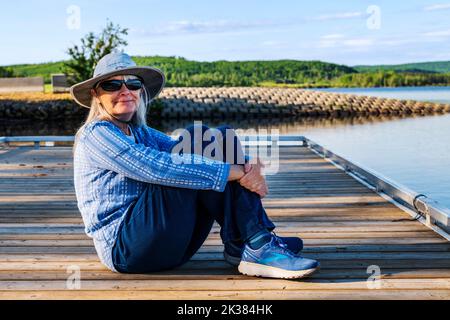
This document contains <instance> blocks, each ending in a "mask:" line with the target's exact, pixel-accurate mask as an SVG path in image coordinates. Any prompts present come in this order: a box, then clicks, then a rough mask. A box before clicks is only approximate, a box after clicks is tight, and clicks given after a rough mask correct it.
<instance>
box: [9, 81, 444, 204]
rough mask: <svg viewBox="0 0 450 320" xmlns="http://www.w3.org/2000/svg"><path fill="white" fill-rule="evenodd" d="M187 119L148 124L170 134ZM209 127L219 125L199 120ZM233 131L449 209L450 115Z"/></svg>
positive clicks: (423, 95)
mask: <svg viewBox="0 0 450 320" xmlns="http://www.w3.org/2000/svg"><path fill="white" fill-rule="evenodd" d="M325 91H333V92H342V93H354V94H361V95H372V96H382V97H388V98H398V99H412V100H423V101H437V102H447V103H450V87H436V88H433V87H423V88H388V89H386V88H371V89H325ZM191 123H192V122H190V121H183V122H180V121H170V122H163V123H159V124H150V125H151V126H153V127H156V128H157V129H159V130H162V131H165V132H167V133H171V132H172V131H173V130H175V129H177V128H182V127H186V126H188V125H189V124H191ZM204 123H205V124H207V125H209V126H211V127H214V126H217V125H219V124H223V122H220V121H204ZM226 123H228V124H230V125H232V126H233V127H234V128H242V129H248V128H254V129H257V130H258V129H269V130H270V129H278V130H279V131H280V133H281V134H300V135H305V136H307V137H309V138H310V139H312V140H314V141H316V142H317V143H319V144H321V145H323V146H324V147H326V148H328V149H329V150H331V151H333V152H335V153H337V154H339V155H341V156H343V157H345V158H347V159H349V160H351V161H355V162H357V163H359V164H361V165H362V166H364V167H366V168H369V169H372V170H374V171H376V172H378V173H380V174H381V175H383V176H385V177H387V178H389V179H390V180H393V181H395V182H397V183H399V184H403V185H405V186H407V187H408V188H409V189H412V190H414V191H417V192H420V193H423V194H426V195H427V196H428V197H430V198H432V199H434V200H437V201H439V202H440V203H441V204H443V205H445V206H447V207H449V208H450V114H446V115H436V116H426V117H423V116H416V117H357V118H349V119H302V120H295V121H294V120H284V121H281V122H280V121H279V120H275V119H274V120H272V121H265V120H264V121H263V120H256V121H255V120H253V121H246V122H243V121H226ZM80 125H81V122H67V123H65V122H60V121H59V122H58V123H53V124H50V123H44V124H42V123H33V124H23V123H17V124H15V123H13V124H3V125H0V131H1V132H0V136H3V135H6V136H13V135H16V136H17V135H73V134H74V133H75V131H76V129H77V127H79V126H80Z"/></svg>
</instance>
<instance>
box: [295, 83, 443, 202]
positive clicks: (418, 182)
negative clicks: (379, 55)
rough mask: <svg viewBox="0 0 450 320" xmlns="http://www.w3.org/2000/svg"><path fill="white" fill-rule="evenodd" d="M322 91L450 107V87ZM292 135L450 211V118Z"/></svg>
mask: <svg viewBox="0 0 450 320" xmlns="http://www.w3.org/2000/svg"><path fill="white" fill-rule="evenodd" d="M324 91H329V92H330V91H331V92H339V93H351V94H360V95H370V96H378V97H386V98H396V99H411V100H421V101H431V102H443V103H450V87H418V88H370V89H366V88H364V89H348V88H345V89H325V90H324ZM298 131H299V132H298ZM293 132H296V133H297V132H298V133H303V134H304V135H306V136H308V137H309V138H311V139H312V140H315V141H316V142H317V143H319V144H321V145H323V146H324V147H326V148H328V149H330V150H332V151H334V152H335V153H338V154H340V155H342V156H343V157H345V158H347V159H349V160H353V161H356V162H358V163H360V164H362V165H363V166H365V167H368V168H371V169H373V170H375V171H377V172H379V173H381V174H382V175H384V176H386V177H388V178H390V179H391V180H393V181H395V182H398V183H401V184H403V185H405V186H407V187H409V188H410V189H412V190H414V191H417V192H420V193H424V194H426V195H427V196H429V197H431V198H433V199H435V200H437V201H438V202H440V203H442V204H443V205H445V206H446V207H449V208H450V114H446V115H439V116H427V117H414V118H405V119H394V120H390V121H384V122H373V123H357V124H355V123H349V124H341V125H338V126H333V127H323V128H305V129H301V130H294V131H293Z"/></svg>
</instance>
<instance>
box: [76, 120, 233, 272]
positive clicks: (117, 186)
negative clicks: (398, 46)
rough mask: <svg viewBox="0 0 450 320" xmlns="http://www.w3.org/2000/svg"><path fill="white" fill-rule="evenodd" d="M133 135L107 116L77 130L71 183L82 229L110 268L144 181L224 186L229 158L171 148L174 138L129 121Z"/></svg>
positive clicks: (211, 187) (205, 187) (218, 188)
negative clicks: (123, 225)
mask: <svg viewBox="0 0 450 320" xmlns="http://www.w3.org/2000/svg"><path fill="white" fill-rule="evenodd" d="M132 133H133V134H134V139H135V140H134V141H133V139H132V138H131V139H130V137H127V135H125V134H124V133H123V132H122V131H121V130H120V129H119V128H118V127H117V126H116V125H114V124H113V123H111V122H109V121H104V120H96V121H93V122H91V123H89V124H88V125H87V126H86V127H85V128H84V130H83V131H82V132H81V133H80V135H79V137H78V141H77V145H76V149H75V152H74V183H75V192H76V197H77V202H78V208H79V210H80V212H81V215H82V217H83V222H84V224H85V231H86V234H87V235H88V236H90V237H92V238H93V240H94V245H95V249H96V251H97V254H98V256H99V258H100V260H101V262H102V263H103V264H104V265H105V266H107V267H108V268H109V269H111V270H112V271H117V270H115V268H114V265H113V263H112V254H111V251H112V248H113V246H114V243H115V240H116V237H117V232H118V228H119V226H120V223H121V222H122V221H123V219H124V217H125V215H126V213H127V211H128V209H129V208H130V206H131V205H132V204H133V203H135V201H137V199H138V198H139V196H140V195H141V193H142V192H143V191H144V188H145V186H146V184H147V183H153V184H160V185H166V186H174V187H181V188H189V189H203V190H208V189H209V190H215V191H218V192H222V191H224V189H225V186H226V184H227V180H228V174H229V171H230V164H229V163H225V162H221V161H216V160H212V159H210V158H206V157H202V156H200V155H196V154H183V155H179V154H172V153H171V150H172V147H173V146H175V144H176V143H178V140H174V139H172V138H171V137H170V136H168V135H166V134H164V133H162V132H160V131H158V130H155V129H153V128H150V127H148V126H140V127H139V126H133V127H132Z"/></svg>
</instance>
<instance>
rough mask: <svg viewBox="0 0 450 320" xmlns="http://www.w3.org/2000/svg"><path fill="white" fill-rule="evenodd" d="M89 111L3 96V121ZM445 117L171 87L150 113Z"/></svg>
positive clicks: (291, 94) (322, 95)
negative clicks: (414, 115) (413, 115)
mask: <svg viewBox="0 0 450 320" xmlns="http://www.w3.org/2000/svg"><path fill="white" fill-rule="evenodd" d="M87 111H88V110H87V109H85V108H81V107H79V106H78V105H76V104H75V103H74V102H73V101H72V100H71V98H70V95H68V94H48V93H46V94H44V93H33V94H25V93H17V94H0V119H36V120H46V119H67V118H74V119H83V118H84V117H85V116H86V115H87ZM447 112H450V104H439V103H430V102H420V101H413V100H396V99H387V98H377V97H368V96H357V95H351V94H340V93H331V92H321V91H314V90H305V89H290V88H263V87H232V88H228V87H217V88H170V87H169V88H165V89H164V91H163V92H162V93H161V95H160V96H159V98H158V99H156V100H155V101H153V103H152V105H151V106H150V111H149V113H150V115H151V117H152V118H161V119H208V118H210V119H220V118H221V119H236V118H237V119H240V118H291V117H300V118H301V117H340V118H342V117H346V116H360V115H375V116H376V115H412V114H416V115H424V114H437V113H447Z"/></svg>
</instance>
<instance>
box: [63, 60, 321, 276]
mask: <svg viewBox="0 0 450 320" xmlns="http://www.w3.org/2000/svg"><path fill="white" fill-rule="evenodd" d="M164 83H165V79H164V75H163V73H162V72H161V71H160V70H158V69H155V68H151V67H138V66H136V64H135V63H134V61H133V60H132V59H131V58H130V57H129V56H128V55H127V54H124V53H118V52H115V53H111V54H108V55H106V56H104V57H103V58H102V59H101V60H100V61H99V62H98V64H97V66H96V68H95V70H94V75H93V77H92V78H91V79H89V80H86V81H84V82H81V83H78V84H76V85H74V86H73V87H71V90H70V92H71V95H72V97H73V98H74V99H75V101H76V102H77V103H78V104H80V105H81V106H84V107H87V108H90V112H89V115H88V118H87V120H86V122H85V124H84V125H83V126H82V127H81V128H80V129H79V130H78V132H77V134H76V139H75V145H74V178H75V190H76V196H77V200H78V207H79V210H80V211H81V214H82V217H83V221H84V223H85V227H86V228H85V231H86V233H87V234H88V235H89V236H90V237H92V238H93V240H94V245H95V248H96V251H97V253H98V255H99V258H100V260H101V262H102V263H103V264H104V265H105V266H107V267H108V268H110V269H111V270H112V271H116V272H122V273H148V272H155V271H160V270H166V269H170V268H174V267H177V266H180V265H181V264H183V263H185V262H187V261H188V260H189V259H190V258H191V257H192V256H193V255H194V254H195V253H196V252H197V250H198V249H199V248H200V246H201V245H202V244H203V242H204V241H205V240H206V238H207V236H208V234H209V232H210V231H211V228H212V225H213V223H214V221H217V222H218V224H219V225H220V227H221V231H220V236H221V238H222V241H223V243H224V257H225V259H226V261H228V262H230V263H231V264H233V265H239V267H238V270H239V271H240V272H241V273H243V274H247V275H253V276H263V277H274V278H300V277H304V276H306V275H308V274H310V273H312V272H313V271H314V270H316V269H317V267H318V263H317V262H316V261H315V260H311V259H306V258H303V257H301V256H300V255H299V254H298V253H299V251H300V250H301V249H302V247H303V243H302V241H301V239H299V238H295V237H290V238H289V237H285V238H283V237H278V236H277V235H275V234H274V233H273V232H272V231H273V229H274V228H275V225H274V224H273V223H272V222H271V221H270V219H269V218H268V216H267V214H266V212H265V210H264V208H263V206H262V203H261V198H262V197H264V196H265V195H266V193H267V192H268V189H267V186H266V182H265V179H264V177H263V175H262V174H261V167H262V164H261V162H260V161H259V159H257V161H256V162H257V163H255V164H250V163H249V161H248V158H247V157H246V158H244V161H241V162H240V163H239V159H237V158H238V157H237V156H236V155H239V154H243V150H242V147H241V146H240V143H239V141H238V139H237V136H235V134H234V131H233V130H231V129H230V128H228V127H221V128H218V129H216V131H215V132H216V133H217V132H220V133H222V134H223V135H226V139H225V138H224V137H223V136H222V140H221V141H222V142H223V143H225V144H226V143H230V142H229V139H228V138H229V136H230V135H233V136H232V142H233V146H232V149H231V150H233V151H234V152H235V155H234V156H233V157H231V158H232V160H231V162H225V161H221V160H216V159H215V157H207V156H204V155H202V154H203V153H202V152H203V151H204V150H205V149H206V148H207V147H208V146H207V145H206V144H205V143H204V142H203V139H201V141H198V139H192V140H191V141H189V142H190V143H192V144H195V145H194V146H193V150H197V149H198V147H199V146H200V153H199V152H197V153H195V152H184V151H182V152H174V151H173V150H175V149H177V148H176V147H177V146H179V144H180V143H181V142H186V141H183V140H184V139H185V138H186V137H189V136H191V135H184V134H183V135H181V136H180V138H179V139H177V140H175V139H172V138H171V137H170V136H168V135H166V134H164V133H162V132H160V131H157V130H155V129H153V128H151V127H149V126H147V125H146V120H145V119H146V107H147V105H148V103H149V102H150V101H151V100H152V99H154V98H155V97H156V96H157V95H158V94H159V92H160V91H161V90H162V88H163V87H164ZM198 129H200V132H201V133H206V132H207V131H208V129H209V128H207V127H205V126H202V127H198V126H192V127H190V128H188V129H187V131H186V132H188V133H189V134H191V133H194V136H195V132H196V130H198ZM191 137H192V136H191ZM215 137H217V139H220V135H217V136H215ZM187 139H189V138H187ZM212 140H214V139H212ZM215 142H219V140H217V141H215ZM199 144H200V145H199ZM177 150H178V149H177ZM226 150H230V149H229V148H227V147H226V146H224V147H223V149H221V150H220V149H219V150H218V153H221V154H222V156H223V158H222V160H223V159H228V158H229V157H227V156H226V154H225V153H226ZM252 162H253V161H252Z"/></svg>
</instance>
